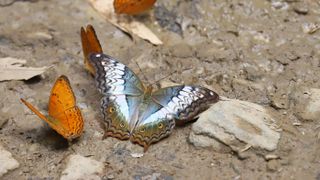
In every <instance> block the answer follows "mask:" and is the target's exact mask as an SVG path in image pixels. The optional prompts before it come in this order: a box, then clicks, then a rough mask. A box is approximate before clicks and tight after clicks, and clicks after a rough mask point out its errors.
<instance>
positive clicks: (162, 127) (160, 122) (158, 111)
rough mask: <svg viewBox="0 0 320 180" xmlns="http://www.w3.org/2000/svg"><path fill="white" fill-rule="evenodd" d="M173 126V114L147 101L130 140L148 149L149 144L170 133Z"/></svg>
mask: <svg viewBox="0 0 320 180" xmlns="http://www.w3.org/2000/svg"><path fill="white" fill-rule="evenodd" d="M174 126H175V121H174V116H173V114H171V113H170V112H169V111H168V109H167V108H164V107H163V106H161V105H160V104H157V103H155V102H153V101H149V104H148V106H147V108H146V109H145V111H144V113H143V114H142V115H141V116H140V117H139V121H138V124H137V125H136V127H135V128H134V130H133V132H132V135H131V137H130V140H131V141H132V142H134V143H138V144H140V145H141V146H143V147H144V151H146V150H147V149H148V147H149V146H150V144H152V143H155V142H158V141H159V140H161V139H163V138H165V137H167V136H168V135H169V134H171V132H172V130H173V128H174Z"/></svg>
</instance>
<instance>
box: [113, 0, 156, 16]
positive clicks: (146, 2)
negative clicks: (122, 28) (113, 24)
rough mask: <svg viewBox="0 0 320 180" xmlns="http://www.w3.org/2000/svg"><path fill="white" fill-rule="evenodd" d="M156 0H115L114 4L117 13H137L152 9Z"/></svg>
mask: <svg viewBox="0 0 320 180" xmlns="http://www.w3.org/2000/svg"><path fill="white" fill-rule="evenodd" d="M155 2H156V0H114V2H113V6H114V10H115V12H116V13H117V14H129V15H135V14H140V13H143V12H144V11H146V10H148V9H150V8H151V7H152V6H153V5H154V3H155Z"/></svg>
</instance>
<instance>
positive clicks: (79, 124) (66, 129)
mask: <svg viewBox="0 0 320 180" xmlns="http://www.w3.org/2000/svg"><path fill="white" fill-rule="evenodd" d="M21 101H22V102H23V103H24V104H25V105H26V106H27V107H28V108H29V109H30V110H31V111H33V112H34V113H35V114H36V115H37V116H38V117H39V118H41V119H42V120H44V121H45V122H47V123H48V124H49V126H50V127H51V128H52V129H54V130H55V131H56V132H58V133H59V134H60V135H62V136H63V137H64V138H66V139H68V140H73V139H75V138H77V137H79V136H80V135H81V134H82V131H83V125H84V123H83V118H82V115H81V111H80V109H79V108H78V106H76V99H75V96H74V94H73V91H72V88H71V86H70V82H69V80H68V78H67V77H66V76H60V77H59V78H58V79H57V80H56V82H55V84H54V86H53V88H52V90H51V95H50V98H49V105H48V111H49V115H48V116H44V115H43V114H42V113H41V112H40V111H38V110H37V109H36V108H35V107H33V106H32V105H31V104H30V103H28V102H27V101H25V100H24V99H21Z"/></svg>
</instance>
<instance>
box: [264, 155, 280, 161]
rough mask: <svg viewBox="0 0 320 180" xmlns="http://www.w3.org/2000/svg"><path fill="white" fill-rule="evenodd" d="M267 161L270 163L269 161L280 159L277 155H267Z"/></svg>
mask: <svg viewBox="0 0 320 180" xmlns="http://www.w3.org/2000/svg"><path fill="white" fill-rule="evenodd" d="M264 158H265V160H267V161H269V160H273V159H279V156H277V155H275V154H267V155H265V156H264Z"/></svg>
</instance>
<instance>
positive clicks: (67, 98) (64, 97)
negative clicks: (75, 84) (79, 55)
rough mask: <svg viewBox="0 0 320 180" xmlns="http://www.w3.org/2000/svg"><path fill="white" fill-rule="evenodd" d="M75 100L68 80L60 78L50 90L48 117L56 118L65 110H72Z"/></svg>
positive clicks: (63, 77) (64, 77)
mask: <svg viewBox="0 0 320 180" xmlns="http://www.w3.org/2000/svg"><path fill="white" fill-rule="evenodd" d="M75 105H76V100H75V97H74V94H73V91H72V88H71V86H70V82H69V80H68V78H67V77H66V76H64V75H62V76H60V77H59V78H58V79H57V80H56V82H55V84H54V85H53V87H52V89H51V94H50V98H49V108H48V109H49V115H50V116H52V117H54V118H55V117H56V116H58V115H59V114H61V113H63V112H64V111H65V110H67V109H70V108H73V107H74V106H75Z"/></svg>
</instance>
